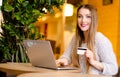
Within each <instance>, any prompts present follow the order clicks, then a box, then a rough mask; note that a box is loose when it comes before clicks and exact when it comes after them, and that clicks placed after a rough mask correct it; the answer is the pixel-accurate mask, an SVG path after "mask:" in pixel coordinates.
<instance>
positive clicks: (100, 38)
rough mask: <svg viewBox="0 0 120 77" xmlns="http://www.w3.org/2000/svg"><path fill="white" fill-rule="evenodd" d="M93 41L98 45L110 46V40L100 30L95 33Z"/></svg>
mask: <svg viewBox="0 0 120 77" xmlns="http://www.w3.org/2000/svg"><path fill="white" fill-rule="evenodd" d="M95 43H96V44H97V45H98V46H101V45H103V46H108V45H109V46H111V41H110V40H109V39H108V38H107V37H106V36H105V35H104V34H102V33H101V32H97V33H96V37H95Z"/></svg>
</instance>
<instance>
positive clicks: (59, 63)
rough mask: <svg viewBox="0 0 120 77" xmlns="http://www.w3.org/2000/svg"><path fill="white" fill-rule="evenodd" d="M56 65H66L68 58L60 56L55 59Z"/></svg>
mask: <svg viewBox="0 0 120 77" xmlns="http://www.w3.org/2000/svg"><path fill="white" fill-rule="evenodd" d="M56 64H57V66H67V65H68V60H67V59H66V58H60V59H58V60H56Z"/></svg>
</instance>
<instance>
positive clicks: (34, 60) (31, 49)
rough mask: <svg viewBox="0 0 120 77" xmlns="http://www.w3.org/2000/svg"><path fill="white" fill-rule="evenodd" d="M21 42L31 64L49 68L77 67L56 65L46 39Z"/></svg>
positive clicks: (68, 68) (67, 68)
mask: <svg viewBox="0 0 120 77" xmlns="http://www.w3.org/2000/svg"><path fill="white" fill-rule="evenodd" d="M23 44H24V46H25V48H26V49H27V55H28V57H29V59H30V62H31V64H32V65H33V66H37V67H44V68H50V69H57V70H59V69H64V70H65V69H66V70H70V69H71V70H72V69H77V68H75V67H58V66H57V65H56V62H55V61H56V60H55V57H54V54H53V50H52V47H51V44H50V41H46V40H24V41H23Z"/></svg>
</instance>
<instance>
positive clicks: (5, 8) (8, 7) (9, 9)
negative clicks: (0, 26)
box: [4, 4, 14, 12]
mask: <svg viewBox="0 0 120 77" xmlns="http://www.w3.org/2000/svg"><path fill="white" fill-rule="evenodd" d="M13 9H14V8H13V7H12V6H11V5H9V4H5V6H4V10H5V11H6V12H11V11H12V10H13Z"/></svg>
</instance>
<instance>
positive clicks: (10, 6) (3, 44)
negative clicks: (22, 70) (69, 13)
mask: <svg viewBox="0 0 120 77" xmlns="http://www.w3.org/2000/svg"><path fill="white" fill-rule="evenodd" d="M63 4H64V0H3V6H2V7H1V9H2V12H3V18H4V22H3V23H2V25H1V28H2V32H0V34H1V36H0V62H7V61H10V62H29V59H28V57H27V55H26V52H25V51H26V50H25V48H24V47H23V44H22V42H23V40H24V39H43V38H44V35H43V34H41V32H39V30H38V29H37V28H36V26H35V24H34V22H35V21H37V19H38V18H39V17H43V16H44V14H46V12H45V11H44V10H43V8H46V9H47V10H48V12H50V13H51V14H54V9H53V8H54V7H57V8H58V9H60V5H63Z"/></svg>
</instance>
